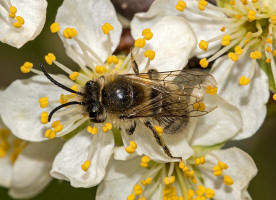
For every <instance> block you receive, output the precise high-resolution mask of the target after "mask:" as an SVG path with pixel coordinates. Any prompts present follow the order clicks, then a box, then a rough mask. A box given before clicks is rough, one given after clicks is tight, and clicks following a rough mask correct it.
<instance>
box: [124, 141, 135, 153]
mask: <svg viewBox="0 0 276 200" xmlns="http://www.w3.org/2000/svg"><path fill="white" fill-rule="evenodd" d="M136 148H137V144H136V142H134V141H130V142H129V146H127V147H126V148H125V150H126V152H127V153H134V151H135V150H136Z"/></svg>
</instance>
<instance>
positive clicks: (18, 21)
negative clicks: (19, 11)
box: [13, 16, 24, 28]
mask: <svg viewBox="0 0 276 200" xmlns="http://www.w3.org/2000/svg"><path fill="white" fill-rule="evenodd" d="M15 19H16V21H15V22H14V23H13V26H14V27H15V28H21V27H22V25H23V24H24V18H23V17H21V16H16V17H15Z"/></svg>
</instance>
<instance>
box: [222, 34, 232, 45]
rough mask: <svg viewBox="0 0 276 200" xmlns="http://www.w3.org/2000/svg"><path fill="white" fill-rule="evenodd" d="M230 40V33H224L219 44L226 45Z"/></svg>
mask: <svg viewBox="0 0 276 200" xmlns="http://www.w3.org/2000/svg"><path fill="white" fill-rule="evenodd" d="M230 41H231V36H230V35H224V36H223V37H222V39H221V45H222V46H228V45H229V44H230Z"/></svg>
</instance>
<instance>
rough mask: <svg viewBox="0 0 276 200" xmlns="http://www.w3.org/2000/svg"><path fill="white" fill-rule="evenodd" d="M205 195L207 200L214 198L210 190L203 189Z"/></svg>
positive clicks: (213, 193) (213, 192) (212, 191)
mask: <svg viewBox="0 0 276 200" xmlns="http://www.w3.org/2000/svg"><path fill="white" fill-rule="evenodd" d="M205 195H206V197H207V198H209V199H213V198H214V197H215V191H214V190H213V189H211V188H206V189H205Z"/></svg>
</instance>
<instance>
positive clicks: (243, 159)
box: [201, 147, 257, 200]
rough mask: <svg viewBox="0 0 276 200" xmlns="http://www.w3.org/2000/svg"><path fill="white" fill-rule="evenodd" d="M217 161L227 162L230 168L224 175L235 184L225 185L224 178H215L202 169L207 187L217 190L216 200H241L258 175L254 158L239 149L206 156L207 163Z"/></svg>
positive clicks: (215, 152)
mask: <svg viewBox="0 0 276 200" xmlns="http://www.w3.org/2000/svg"><path fill="white" fill-rule="evenodd" d="M217 159H219V160H221V161H223V162H225V163H226V164H227V165H228V166H229V168H228V169H227V170H224V174H225V175H228V176H230V177H231V178H232V179H233V181H234V184H233V185H231V186H226V185H224V182H223V177H215V176H214V175H213V174H212V172H209V173H208V172H207V171H206V169H202V170H201V172H203V173H202V177H203V178H204V182H205V186H206V187H210V188H213V189H214V190H215V194H216V195H215V199H218V200H224V199H231V200H241V199H242V196H243V195H244V190H246V188H247V186H248V184H249V182H250V180H251V179H252V178H253V177H254V176H255V175H256V173H257V168H256V165H255V163H254V161H253V160H252V158H251V157H250V156H249V155H248V154H247V153H245V152H243V151H242V150H240V149H238V148H235V147H234V148H230V149H226V150H217V151H213V152H212V154H210V155H207V156H206V161H207V162H210V161H211V162H213V163H214V164H216V163H217Z"/></svg>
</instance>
